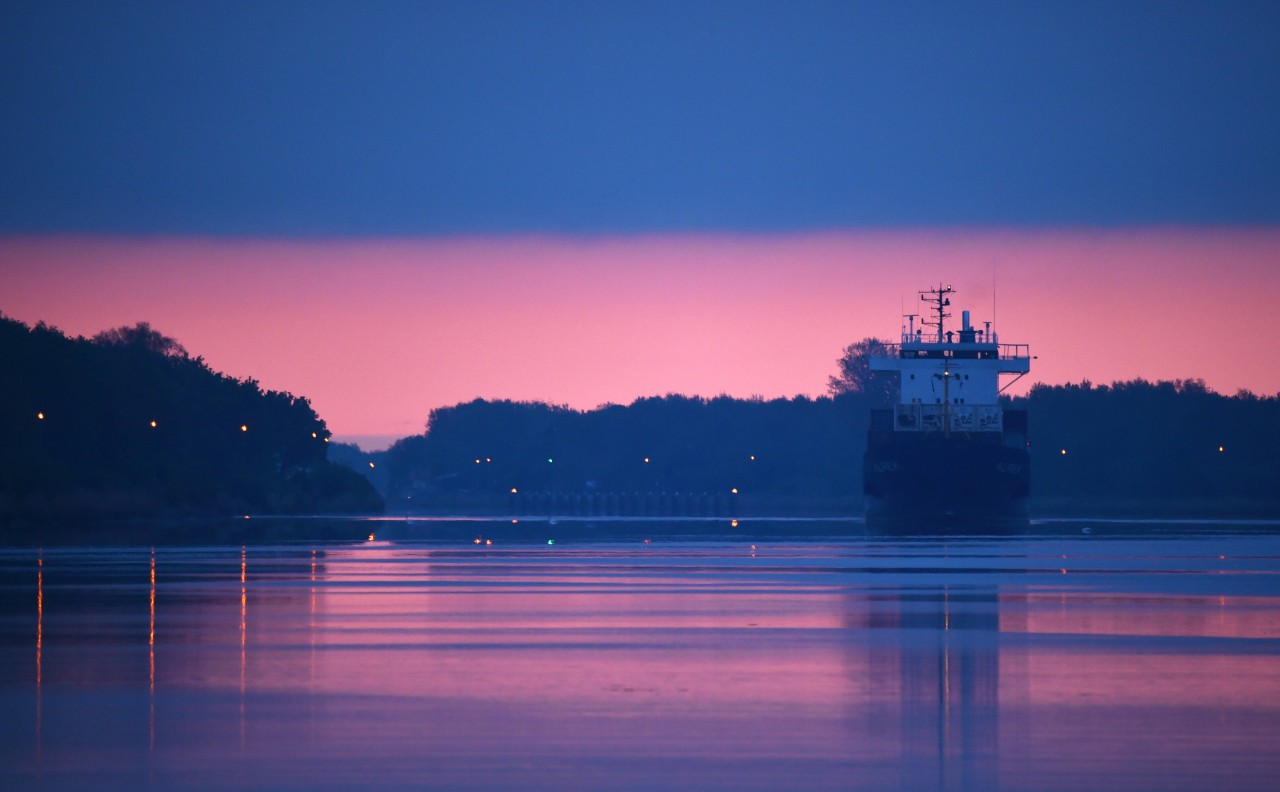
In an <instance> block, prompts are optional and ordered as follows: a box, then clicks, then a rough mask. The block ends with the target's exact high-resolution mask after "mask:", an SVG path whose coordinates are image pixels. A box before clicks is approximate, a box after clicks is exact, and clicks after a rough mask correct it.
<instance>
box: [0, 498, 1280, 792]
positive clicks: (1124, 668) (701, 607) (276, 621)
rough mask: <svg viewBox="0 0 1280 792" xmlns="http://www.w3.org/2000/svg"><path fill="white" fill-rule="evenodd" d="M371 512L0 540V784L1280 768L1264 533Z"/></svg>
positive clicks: (992, 781) (411, 782)
mask: <svg viewBox="0 0 1280 792" xmlns="http://www.w3.org/2000/svg"><path fill="white" fill-rule="evenodd" d="M355 527H356V528H358V529H359V531H360V532H361V533H363V532H364V531H365V530H366V528H367V529H368V530H371V531H373V532H374V533H375V537H376V538H375V539H374V541H359V542H334V541H330V542H326V543H322V544H315V545H312V544H307V543H288V544H274V545H248V546H246V547H243V548H242V547H241V546H238V545H235V546H204V547H156V548H155V549H151V548H145V547H144V548H136V547H95V548H53V547H46V548H44V549H37V548H29V549H27V548H24V549H7V550H0V603H2V606H3V609H2V610H0V712H2V713H3V716H2V717H3V720H2V721H0V723H2V725H0V788H3V789H89V788H92V789H139V788H153V789H176V788H190V789H204V788H207V789H295V788H305V789H346V788H382V789H396V788H400V789H477V790H480V789H496V788H511V789H535V790H536V789H557V790H559V789H690V788H696V789H726V790H730V789H731V790H742V789H855V790H882V789H924V790H927V789H1063V790H1076V789H1086V788H1087V789H1205V790H1208V789H1226V788H1231V789H1275V788H1277V787H1278V786H1280V751H1277V750H1276V734H1277V733H1280V537H1277V536H1275V535H1272V534H1271V533H1269V532H1274V531H1277V530H1280V526H1277V525H1262V526H1250V525H1223V524H1216V523H1200V524H1185V525H1182V526H1165V525H1156V524H1146V525H1133V524H1122V523H1078V524H1055V525H1040V526H1034V527H1033V530H1032V533H1031V534H1029V535H1026V536H1019V537H1012V538H990V537H985V538H984V537H971V538H964V539H942V538H914V539H913V538H885V537H871V536H867V535H866V534H865V532H864V530H863V528H862V526H861V525H859V524H857V523H845V524H838V523H837V524H818V523H787V522H775V523H769V524H759V525H758V526H756V527H755V528H754V529H751V526H743V527H742V528H740V529H736V530H735V531H734V535H733V536H729V537H723V538H711V537H707V536H701V537H700V536H697V535H689V530H688V528H687V527H686V529H685V531H684V535H681V536H671V535H670V534H671V533H672V532H671V531H670V530H668V529H669V528H670V527H671V526H663V525H662V524H637V523H630V524H625V525H619V526H617V528H618V530H613V531H611V529H610V527H609V526H604V527H596V528H592V529H590V530H587V529H586V528H585V527H584V526H581V525H576V526H575V525H569V524H559V525H552V524H549V523H538V524H533V525H530V524H528V523H525V524H523V525H521V526H516V527H513V526H510V525H509V524H498V523H492V524H490V523H483V522H471V523H454V524H446V523H434V522H429V521H414V522H413V523H409V524H404V523H396V522H392V521H381V522H369V523H364V524H356V525H355ZM705 528H706V529H709V530H722V529H725V528H726V526H720V525H711V524H708V525H707V526H705ZM704 532H705V531H704ZM601 533H604V534H606V535H609V536H612V537H613V538H612V540H608V539H601V538H600V537H601ZM695 533H696V530H695ZM388 536H391V537H393V538H392V539H391V540H387V539H386V537H388ZM477 537H478V538H480V539H481V543H480V544H475V543H474V540H475V539H476V538H477ZM495 537H496V538H495ZM544 537H545V538H544ZM588 537H591V540H588ZM485 538H493V539H494V544H492V545H488V544H485V543H484V540H485ZM646 538H648V539H649V540H650V541H648V542H645V541H644V540H645V539H646ZM546 539H551V540H553V541H554V542H555V543H554V544H547V543H546ZM153 571H154V575H153Z"/></svg>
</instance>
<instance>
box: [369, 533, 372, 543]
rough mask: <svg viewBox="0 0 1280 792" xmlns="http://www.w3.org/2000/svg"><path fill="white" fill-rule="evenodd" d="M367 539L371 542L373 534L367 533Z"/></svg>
mask: <svg viewBox="0 0 1280 792" xmlns="http://www.w3.org/2000/svg"><path fill="white" fill-rule="evenodd" d="M369 541H370V542H372V541H373V534H369Z"/></svg>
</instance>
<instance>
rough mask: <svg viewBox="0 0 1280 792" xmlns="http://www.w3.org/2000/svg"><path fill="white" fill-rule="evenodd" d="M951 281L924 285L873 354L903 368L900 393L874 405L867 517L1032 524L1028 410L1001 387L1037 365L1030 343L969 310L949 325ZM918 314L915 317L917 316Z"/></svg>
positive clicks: (866, 460)
mask: <svg viewBox="0 0 1280 792" xmlns="http://www.w3.org/2000/svg"><path fill="white" fill-rule="evenodd" d="M954 293H955V290H954V289H952V288H951V287H950V286H941V285H940V286H938V287H937V288H933V289H928V290H925V291H921V292H920V299H921V301H922V302H924V303H926V304H927V310H926V312H925V313H924V314H923V315H919V314H907V315H905V316H904V317H903V320H904V322H903V327H902V335H901V338H900V340H899V341H898V342H897V343H885V344H884V354H878V355H872V356H871V357H870V359H869V361H868V364H869V368H870V369H871V370H872V371H874V372H886V373H889V372H892V373H896V374H897V379H898V400H897V403H896V404H894V405H893V407H892V408H889V409H876V410H872V411H871V424H870V429H869V430H868V432H867V450H866V454H865V455H864V457H863V495H864V497H865V501H866V518H867V525H868V526H869V527H872V528H881V529H906V530H917V531H922V532H947V531H951V530H964V531H979V532H980V531H985V530H992V531H999V530H1008V529H1011V528H1017V527H1020V526H1025V525H1026V524H1027V519H1028V515H1027V498H1028V495H1029V494H1030V490H1031V465H1030V455H1029V454H1028V453H1027V414H1026V411H1025V410H1012V409H1005V408H1004V407H1003V406H1002V405H1001V403H1000V394H1001V392H1002V391H1003V390H1005V389H1006V388H1008V387H1009V385H1011V384H1013V382H1015V381H1016V380H1017V379H1020V378H1021V377H1023V376H1025V375H1026V374H1027V373H1028V372H1029V371H1030V370H1031V354H1030V349H1029V347H1028V345H1026V344H1002V343H1000V341H999V338H998V337H997V335H996V331H995V330H993V329H992V328H991V322H984V323H983V327H981V328H978V327H976V326H974V325H973V324H972V323H971V322H970V320H969V311H964V312H963V313H962V318H961V324H960V328H959V330H949V329H947V325H946V321H947V319H949V318H951V316H952V314H951V312H950V311H949V310H948V309H949V308H950V307H951V296H952V295H953V294H954ZM917 318H919V319H921V322H920V326H919V327H917V326H916V319H917Z"/></svg>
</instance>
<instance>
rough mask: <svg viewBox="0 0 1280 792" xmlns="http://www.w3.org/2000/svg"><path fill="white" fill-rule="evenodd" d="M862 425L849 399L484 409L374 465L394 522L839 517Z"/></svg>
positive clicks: (475, 407) (855, 399) (452, 416)
mask: <svg viewBox="0 0 1280 792" xmlns="http://www.w3.org/2000/svg"><path fill="white" fill-rule="evenodd" d="M867 415H868V410H867V405H866V401H865V399H864V398H862V397H861V396H860V395H857V394H851V395H847V396H841V397H838V398H820V399H810V398H807V397H804V396H799V397H796V398H794V399H774V400H771V401H764V400H758V399H755V400H742V399H732V398H729V397H727V396H720V397H717V398H713V399H702V398H696V397H687V396H676V395H669V396H664V397H654V398H644V399H639V400H637V401H635V402H633V403H632V404H631V405H629V406H620V405H613V404H611V405H606V406H604V407H600V408H598V409H595V410H590V411H585V412H583V411H577V410H571V409H569V408H567V407H559V406H553V405H548V404H542V403H529V402H511V401H484V400H479V399H478V400H476V401H473V402H469V403H466V404H459V405H456V406H453V407H446V408H441V409H437V410H433V411H432V412H431V415H430V419H429V421H428V424H427V431H426V432H425V433H424V434H422V435H417V436H414V437H408V438H404V439H402V440H400V441H399V442H397V443H396V444H395V445H394V446H392V447H391V448H390V449H388V450H387V451H386V452H383V453H382V454H378V455H373V456H371V457H370V459H371V461H375V462H378V463H379V464H382V465H383V466H385V468H386V470H385V473H386V479H385V482H386V483H385V486H386V488H387V489H386V494H387V495H388V497H389V500H390V501H391V502H392V503H391V505H392V507H393V508H396V509H409V510H418V509H422V510H437V509H440V510H451V509H455V508H461V509H464V510H467V509H471V510H477V511H485V510H491V509H500V510H501V509H506V508H511V509H514V510H515V511H517V512H519V511H542V510H557V509H558V510H567V511H570V512H572V511H574V510H578V511H591V512H592V513H606V512H608V513H661V512H662V511H663V510H666V511H667V512H672V511H676V512H678V511H686V512H693V513H711V512H716V513H721V512H727V511H731V510H733V509H735V508H737V507H739V506H741V507H743V508H745V507H746V506H748V505H754V506H755V507H757V508H763V509H766V510H774V511H779V510H787V509H789V508H795V509H799V510H802V511H810V510H814V509H817V510H820V511H828V512H832V511H834V512H841V511H846V512H847V511H848V510H849V509H850V508H853V507H854V505H855V500H856V497H857V492H856V487H855V486H854V484H855V482H856V481H857V474H858V471H859V467H860V456H861V453H862V442H863V441H862V437H863V435H864V434H865V432H866V428H867ZM357 464H361V462H357ZM512 489H515V490H516V493H512V492H511V490H512ZM734 489H737V490H738V492H737V493H734V492H733V490H734ZM513 495H514V497H513ZM577 496H582V497H577ZM549 498H551V500H548V499H549ZM644 498H648V500H647V501H645V500H643V499H644ZM609 499H611V500H609ZM673 499H675V500H674V501H673ZM646 504H647V505H646ZM673 504H674V505H673Z"/></svg>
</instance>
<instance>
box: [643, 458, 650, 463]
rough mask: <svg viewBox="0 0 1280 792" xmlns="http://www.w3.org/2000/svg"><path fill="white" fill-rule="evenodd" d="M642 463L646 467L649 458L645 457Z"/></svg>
mask: <svg viewBox="0 0 1280 792" xmlns="http://www.w3.org/2000/svg"><path fill="white" fill-rule="evenodd" d="M644 463H645V464H646V465H647V464H649V457H645V458H644Z"/></svg>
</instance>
